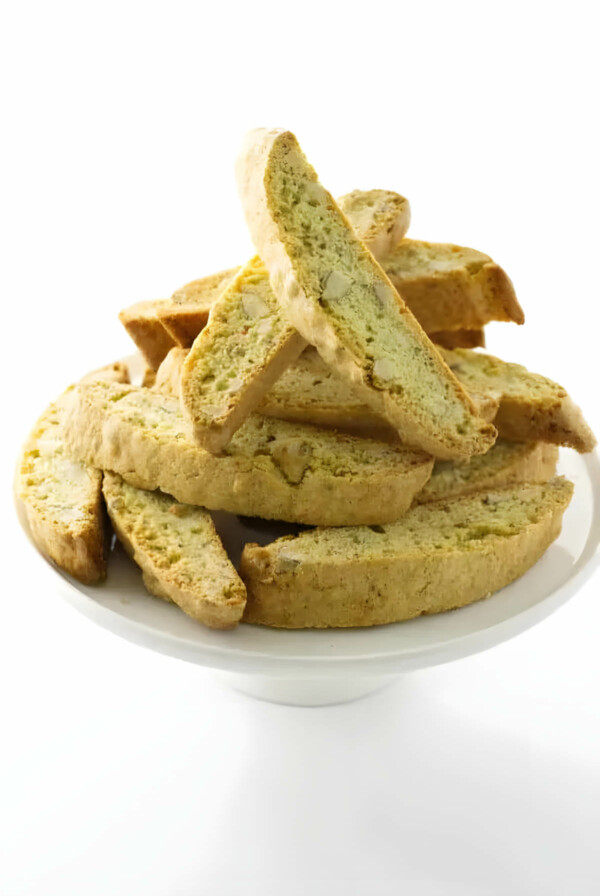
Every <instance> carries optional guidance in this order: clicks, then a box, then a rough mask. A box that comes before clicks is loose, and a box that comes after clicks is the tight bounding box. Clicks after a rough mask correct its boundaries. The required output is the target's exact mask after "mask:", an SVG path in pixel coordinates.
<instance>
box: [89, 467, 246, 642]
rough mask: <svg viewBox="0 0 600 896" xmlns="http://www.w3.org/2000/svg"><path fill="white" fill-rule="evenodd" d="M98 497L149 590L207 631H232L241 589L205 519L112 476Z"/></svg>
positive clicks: (241, 605) (209, 519)
mask: <svg viewBox="0 0 600 896" xmlns="http://www.w3.org/2000/svg"><path fill="white" fill-rule="evenodd" d="M103 492H104V498H105V500H106V508H107V510H108V515H109V516H110V519H111V522H112V524H113V527H114V530H115V532H116V533H117V535H118V537H119V539H120V541H121V542H122V543H123V545H124V547H125V549H126V550H127V551H128V553H129V554H130V556H132V557H133V559H134V560H135V562H136V563H137V564H138V566H140V567H141V569H142V573H143V577H144V583H145V585H146V587H147V588H148V590H149V591H150V592H151V593H153V594H154V593H156V592H158V596H159V597H164V596H165V595H166V596H168V597H169V598H170V599H171V600H172V601H173V602H174V603H176V604H177V605H178V606H179V607H181V609H182V610H183V612H184V613H187V615H188V616H191V617H192V619H196V620H197V621H198V622H202V623H203V624H204V625H207V626H209V627H210V628H220V629H223V628H234V627H235V626H236V625H237V623H238V622H239V621H240V619H241V616H242V613H243V611H244V606H245V605H246V589H245V587H244V584H243V582H242V581H241V579H240V577H239V576H238V574H237V573H236V571H235V569H234V568H233V565H232V563H231V561H230V560H229V557H228V556H227V554H226V553H225V549H224V548H223V545H222V544H221V540H220V539H219V536H218V535H217V532H216V529H215V527H214V523H213V521H212V517H211V515H210V513H209V512H208V511H207V510H203V509H202V508H201V507H191V506H190V505H189V504H179V503H178V502H177V501H175V500H174V499H173V498H171V497H169V496H168V495H163V494H161V493H160V492H148V491H143V490H142V489H138V488H134V487H133V486H131V485H128V484H127V483H126V482H125V481H124V480H123V479H122V478H121V477H120V476H116V475H115V474H114V473H106V474H105V476H104V484H103Z"/></svg>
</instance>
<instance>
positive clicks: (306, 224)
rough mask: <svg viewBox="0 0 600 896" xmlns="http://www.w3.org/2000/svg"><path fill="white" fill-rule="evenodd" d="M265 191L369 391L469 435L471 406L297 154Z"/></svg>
mask: <svg viewBox="0 0 600 896" xmlns="http://www.w3.org/2000/svg"><path fill="white" fill-rule="evenodd" d="M265 186H266V191H267V196H268V197H270V199H269V207H270V211H271V214H272V217H273V218H274V220H275V221H278V220H281V219H282V218H284V219H285V220H286V222H289V225H288V224H287V223H286V228H285V232H280V237H281V239H282V241H283V242H284V244H285V247H286V251H287V253H288V255H289V256H290V259H291V261H292V264H293V265H294V269H295V272H296V276H297V278H298V281H299V282H300V285H301V287H302V289H303V290H304V292H305V293H306V294H307V295H309V296H311V297H313V298H314V299H315V300H316V301H317V302H318V303H319V304H320V305H321V306H322V307H323V308H325V309H326V310H327V312H328V314H329V315H330V317H331V319H332V320H333V322H334V324H335V326H336V328H337V329H338V331H339V332H340V333H341V334H342V338H343V343H344V344H345V345H346V346H347V347H348V348H349V349H350V351H351V352H352V353H353V354H354V355H355V357H357V358H360V359H362V358H365V359H366V363H365V365H364V367H365V374H366V378H367V380H368V381H369V382H370V384H371V386H372V387H374V388H375V389H383V390H386V391H389V392H391V393H395V394H396V396H397V397H398V398H400V399H402V400H405V401H406V402H407V404H409V405H410V406H411V407H412V408H413V412H416V413H417V414H418V415H419V416H420V417H422V418H428V419H429V420H433V421H435V423H436V424H437V423H438V422H439V421H440V420H444V421H445V422H446V423H447V424H448V425H449V426H450V427H451V428H453V429H454V431H455V432H457V433H459V434H463V432H465V431H466V430H467V429H468V428H470V425H471V420H472V419H473V418H472V417H471V414H470V412H469V410H468V406H467V405H466V403H463V402H462V401H461V400H460V399H459V398H458V396H457V394H456V392H455V390H454V389H453V386H452V383H451V381H450V380H448V381H447V382H444V381H443V379H441V377H440V372H441V367H440V365H439V363H438V362H436V359H435V357H433V356H432V354H431V352H430V351H429V350H428V348H427V346H426V345H423V344H421V342H420V340H419V339H418V338H416V337H415V336H414V335H413V334H414V329H413V328H412V327H411V326H410V324H409V325H407V323H406V309H405V308H404V307H402V305H401V304H400V303H399V301H398V298H397V293H396V292H395V290H394V289H393V288H392V287H391V286H390V285H389V283H388V282H387V280H386V279H385V277H384V275H382V273H381V271H380V270H379V268H378V265H377V264H376V262H375V261H374V260H373V258H372V256H371V255H370V253H368V252H367V251H366V249H365V248H364V247H363V246H362V244H361V243H360V241H358V240H357V239H356V237H355V236H354V234H353V233H352V232H351V230H350V229H349V228H348V227H347V225H346V223H345V220H344V218H343V216H342V215H341V214H340V212H339V209H338V208H337V207H336V205H335V203H334V202H333V199H332V198H331V196H330V195H329V194H328V193H327V192H326V191H325V190H324V189H323V187H322V186H321V185H320V184H319V183H318V181H317V178H316V174H315V172H314V170H313V169H312V168H311V166H310V165H309V164H308V162H307V161H306V159H305V158H304V156H303V155H302V153H301V152H300V151H299V150H298V149H297V148H295V147H294V146H292V148H291V149H289V148H284V150H281V152H280V155H279V157H278V160H277V164H274V165H272V166H270V167H269V168H268V169H267V173H266V175H265ZM280 231H281V228H280ZM411 323H412V321H411ZM442 376H443V374H442Z"/></svg>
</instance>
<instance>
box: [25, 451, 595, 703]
mask: <svg viewBox="0 0 600 896" xmlns="http://www.w3.org/2000/svg"><path fill="white" fill-rule="evenodd" d="M560 472H562V473H564V474H565V475H566V476H568V478H569V479H571V480H572V481H573V482H574V483H575V495H574V497H573V500H572V502H571V505H570V507H569V508H568V510H567V512H566V514H565V517H564V523H563V531H562V534H561V535H560V538H559V539H558V540H557V541H556V542H554V544H553V545H552V546H551V547H550V548H549V550H548V551H547V552H546V554H545V555H544V556H543V557H542V559H541V560H540V561H539V562H538V563H537V564H536V565H535V566H534V567H533V568H532V569H531V570H529V572H527V573H526V574H525V575H524V576H522V577H521V578H520V579H518V580H517V581H516V582H514V583H513V584H512V585H509V586H507V587H506V588H503V589H502V590H501V591H499V592H498V593H497V594H495V595H493V596H492V597H490V598H488V599H487V600H482V601H479V602H478V603H476V604H473V605H471V606H469V607H464V608H462V609H460V610H453V611H451V612H449V613H442V614H439V615H437V616H423V617H420V618H418V619H414V620H410V621H409V622H400V623H396V624H394V625H386V626H376V627H373V628H368V629H329V630H325V631H281V630H275V629H268V628H264V627H261V626H252V625H246V624H241V625H240V626H239V627H238V628H237V629H235V630H234V631H229V632H219V631H212V630H210V629H207V628H205V627H203V626H202V625H200V624H198V623H196V622H194V621H193V620H192V619H190V618H189V617H187V616H185V615H184V614H183V613H182V612H181V611H180V610H179V609H178V608H177V607H175V606H174V605H170V604H167V603H165V602H164V601H162V600H159V599H158V598H154V597H151V596H149V595H148V593H147V592H146V590H145V589H144V587H143V585H142V581H141V575H140V573H139V571H138V570H137V568H136V567H135V565H134V564H133V563H132V562H131V561H130V560H129V558H128V557H126V556H125V554H124V553H123V552H122V550H121V548H120V547H119V546H118V545H117V546H115V547H114V548H113V551H112V556H111V557H110V563H109V573H108V578H107V580H106V582H105V583H104V584H102V585H97V586H85V585H81V584H80V583H79V582H77V581H76V580H75V579H73V578H71V577H70V576H68V575H65V574H64V573H63V572H61V571H60V570H59V569H58V568H57V567H56V566H55V565H54V564H53V563H51V562H50V561H48V560H46V559H45V558H43V557H42V555H41V554H39V552H37V549H35V550H36V553H37V556H38V558H39V559H40V562H45V563H46V564H47V566H48V581H49V586H50V587H51V588H52V589H53V590H55V591H57V592H58V593H60V594H61V595H62V596H63V597H65V598H66V599H67V600H68V601H69V602H70V603H71V604H72V606H74V607H75V608H76V609H77V610H79V611H80V612H82V613H83V614H84V615H86V616H87V617H89V618H90V619H91V620H92V621H93V622H95V623H97V624H98V625H101V626H103V627H104V628H107V629H109V630H110V631H112V632H114V633H115V634H117V635H120V636H121V637H122V638H126V639H127V640H129V641H132V642H134V643H135V644H139V645H141V646H143V647H147V648H149V649H150V650H156V651H159V652H160V653H164V654H168V655H169V656H174V657H177V658H178V659H182V660H187V661H188V662H192V663H199V664H200V665H202V666H208V667H210V668H212V669H215V670H218V671H219V672H220V673H222V674H223V675H225V676H226V677H227V680H228V681H229V682H230V683H231V684H232V685H233V687H235V688H236V689H238V690H239V691H242V692H244V693H246V694H250V695H252V696H254V697H259V698H261V699H264V700H270V701H273V702H277V703H289V704H296V705H301V706H320V705H324V704H328V703H340V702H344V701H347V700H353V699H356V698H357V697H361V696H363V695H365V694H368V693H370V692H372V691H375V690H378V689H379V688H381V687H383V686H385V685H386V684H387V683H390V682H391V681H393V680H394V679H395V678H397V676H399V675H400V674H402V673H403V672H408V671H413V670H415V669H422V668H425V667H427V666H434V665H438V664H440V663H447V662H451V661H453V660H457V659H460V658H461V657H464V656H469V655H471V654H474V653H478V652H479V651H481V650H487V649H489V648H490V647H494V646H495V645H496V644H500V643H501V642H502V641H506V640H508V639H509V638H512V637H514V636H515V635H518V634H519V633H520V632H523V631H525V630H526V629H528V628H531V626H533V625H536V623H538V622H541V621H542V620H543V619H544V618H545V617H546V616H549V615H550V613H552V612H554V610H556V609H558V607H560V606H561V605H562V604H564V603H565V602H566V601H567V600H568V599H569V598H570V597H572V596H573V595H574V594H575V593H576V591H577V590H578V589H579V588H580V587H581V585H582V584H583V583H584V582H585V581H586V579H588V578H589V576H590V575H591V574H592V572H593V571H594V570H595V568H596V566H597V565H598V562H599V560H600V547H599V545H600V501H599V497H600V462H599V460H598V457H597V455H595V454H591V455H587V456H585V457H583V456H580V455H577V454H575V453H574V452H567V451H565V452H562V454H561V461H560ZM17 513H18V516H19V519H20V522H21V525H22V527H23V530H24V532H25V534H26V535H27V537H28V538H29V540H30V541H31V537H30V535H29V530H28V527H27V523H26V521H25V516H24V513H23V510H22V507H21V506H20V505H19V502H18V501H17ZM215 517H216V523H217V527H218V528H219V531H220V532H221V535H222V537H223V539H224V542H225V544H226V546H227V548H228V550H229V551H230V553H231V554H232V556H233V557H234V559H235V557H236V555H239V551H240V548H241V544H243V542H245V541H261V540H263V541H265V540H270V538H272V537H273V535H278V534H280V533H279V532H277V528H278V526H279V524H276V523H275V524H267V523H264V524H263V523H262V522H260V521H242V520H240V519H239V518H237V517H234V516H231V515H229V514H216V515H215ZM284 528H285V527H284ZM31 543H32V544H33V542H31ZM34 547H35V546H34ZM443 587H444V586H443V583H440V588H443Z"/></svg>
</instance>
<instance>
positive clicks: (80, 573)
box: [18, 390, 106, 584]
mask: <svg viewBox="0 0 600 896" xmlns="http://www.w3.org/2000/svg"><path fill="white" fill-rule="evenodd" d="M71 397H72V392H71V391H70V390H67V392H65V393H64V394H63V395H61V397H60V398H59V399H57V401H55V402H53V403H52V404H51V405H50V406H49V407H48V408H47V409H46V410H45V411H44V413H43V414H42V415H41V417H40V418H39V420H38V421H37V423H36V425H35V427H34V429H33V431H32V433H31V435H30V436H29V439H28V440H27V442H26V444H25V446H24V448H23V453H22V455H21V461H20V464H19V470H18V494H19V497H20V499H21V501H22V502H23V507H24V509H25V514H26V516H27V522H28V523H29V528H30V531H31V534H32V537H33V539H34V541H35V542H36V544H37V545H38V547H39V548H40V550H41V551H42V553H44V554H45V555H46V556H47V557H50V559H51V560H53V561H54V562H55V563H56V564H57V566H59V567H60V568H61V569H62V570H64V571H65V572H67V573H69V574H70V575H72V576H74V577H75V578H76V579H79V581H80V582H84V583H86V584H93V583H95V582H98V581H100V580H101V579H103V578H104V576H105V574H106V562H105V550H104V525H103V515H102V473H101V471H100V470H97V469H94V468H91V467H88V466H87V465H85V464H82V463H78V462H77V461H75V460H72V459H71V457H70V456H69V455H68V454H67V452H66V451H65V446H64V441H63V423H64V419H65V416H66V413H67V408H68V406H69V402H70V400H71Z"/></svg>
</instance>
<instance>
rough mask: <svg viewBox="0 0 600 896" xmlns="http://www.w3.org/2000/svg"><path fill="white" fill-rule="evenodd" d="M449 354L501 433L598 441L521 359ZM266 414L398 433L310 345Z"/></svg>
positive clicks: (271, 395)
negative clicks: (516, 362) (511, 361)
mask: <svg viewBox="0 0 600 896" xmlns="http://www.w3.org/2000/svg"><path fill="white" fill-rule="evenodd" d="M442 352H443V355H444V358H445V359H446V361H447V363H448V364H449V366H450V367H451V368H452V369H453V371H454V373H455V374H456V376H457V377H458V379H459V380H460V381H461V383H462V384H463V386H464V387H465V389H466V390H467V392H468V393H469V395H470V396H471V399H472V400H473V402H474V403H475V405H476V406H477V409H478V412H479V414H480V416H481V417H483V418H484V419H485V420H490V421H493V423H494V426H495V427H496V428H497V430H498V434H499V437H500V438H503V439H509V440H513V441H520V442H535V441H541V442H549V443H552V444H555V445H564V446H565V447H571V448H575V449H576V450H578V451H591V450H592V448H593V447H594V445H595V438H594V435H593V433H592V432H591V430H590V428H589V426H588V425H587V423H586V422H585V420H584V419H583V417H582V415H581V411H580V410H579V408H577V407H576V406H575V405H574V404H573V402H572V400H571V399H570V398H569V396H568V395H567V393H566V392H565V390H564V389H563V388H562V386H559V385H558V384H557V383H554V382H553V381H552V380H549V379H548V378H547V377H543V376H540V374H537V373H530V372H529V371H528V370H527V369H526V368H525V367H522V366H521V365H520V364H510V363H508V362H506V361H501V360H500V359H499V358H494V357H492V356H491V355H486V354H482V353H481V352H471V351H468V350H456V351H445V350H443V349H442ZM258 410H259V412H260V413H261V414H265V415H268V416H273V417H279V418H281V419H283V420H294V421H297V422H301V423H309V424H317V425H319V426H331V427H334V428H336V429H340V430H341V431H343V432H352V433H355V434H357V435H365V436H370V437H371V438H378V439H383V440H385V441H389V440H390V439H395V438H396V436H395V431H394V430H393V429H392V428H391V427H390V426H389V424H388V423H387V422H385V421H383V419H382V418H381V417H379V416H378V415H377V414H375V413H374V411H373V409H372V408H371V407H370V406H369V405H365V404H364V403H363V402H361V400H360V398H359V396H358V395H357V393H356V391H355V390H354V389H352V388H351V387H349V386H347V385H346V383H344V382H342V380H340V378H339V377H338V376H336V374H335V372H334V371H332V370H331V368H329V367H328V366H327V365H326V364H325V363H324V362H323V361H322V359H321V358H320V357H319V355H318V354H317V352H315V351H314V349H307V350H306V351H305V352H304V353H303V354H302V355H301V356H300V358H299V359H298V360H297V361H296V363H295V364H294V365H293V366H292V367H290V368H289V370H286V372H285V373H284V374H283V376H282V377H281V378H280V379H279V380H278V381H277V383H275V385H274V386H273V388H272V389H271V390H270V391H269V392H268V393H267V395H266V396H265V398H264V399H263V401H262V403H261V405H260V407H259V408H258Z"/></svg>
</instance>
